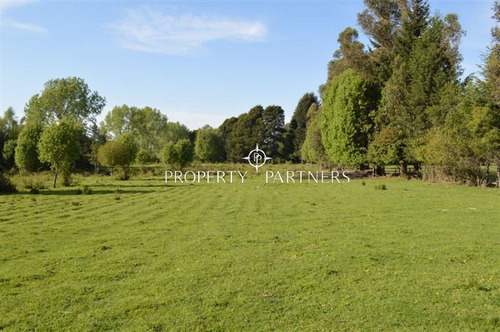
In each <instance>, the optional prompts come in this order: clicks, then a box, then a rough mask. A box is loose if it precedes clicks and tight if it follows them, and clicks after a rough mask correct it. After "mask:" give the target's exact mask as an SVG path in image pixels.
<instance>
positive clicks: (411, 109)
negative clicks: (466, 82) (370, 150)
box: [377, 1, 463, 173]
mask: <svg viewBox="0 0 500 332" xmlns="http://www.w3.org/2000/svg"><path fill="white" fill-rule="evenodd" d="M417 3H418V4H417ZM415 11H417V12H418V13H414V12H415ZM427 12H428V7H427V4H426V2H425V1H414V6H413V7H412V8H411V10H410V9H408V14H406V15H405V16H403V27H402V30H401V31H400V32H399V34H398V35H397V37H398V38H397V41H398V42H397V47H396V48H395V49H396V57H395V60H394V61H393V70H392V71H393V72H392V76H391V77H390V79H389V80H388V81H387V83H386V85H385V87H384V90H383V98H382V102H381V105H380V109H381V110H383V111H380V112H379V114H378V119H377V123H378V124H379V130H378V132H381V130H382V129H383V128H386V127H387V128H391V130H390V132H391V133H398V135H397V137H396V138H397V143H398V145H399V146H397V147H396V149H395V150H396V151H397V152H398V154H399V155H398V158H397V159H398V162H397V163H398V164H399V165H400V168H401V172H402V173H406V172H407V165H408V164H413V165H414V166H415V168H416V169H418V167H419V165H420V162H421V160H419V158H417V151H418V149H419V148H420V147H421V146H422V145H423V144H424V142H425V137H426V132H427V131H428V130H429V129H430V128H432V127H433V126H434V125H436V123H439V122H441V121H442V119H444V116H445V114H439V113H436V111H437V110H441V111H444V112H446V111H447V110H446V109H444V108H440V107H438V105H439V104H440V103H441V101H442V98H443V94H445V93H446V92H447V91H448V90H453V88H454V86H456V82H457V81H458V77H459V75H460V73H461V71H460V67H459V62H460V54H459V53H458V44H459V42H460V37H461V35H462V34H463V32H462V30H461V28H460V25H459V24H458V21H457V19H456V16H454V15H448V16H447V17H445V18H444V19H443V18H441V17H439V16H436V17H432V18H430V19H427V16H428V14H427ZM379 151H381V150H379ZM392 151H394V150H392ZM383 159H391V158H383Z"/></svg>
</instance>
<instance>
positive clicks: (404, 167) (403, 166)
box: [399, 161, 408, 177]
mask: <svg viewBox="0 0 500 332" xmlns="http://www.w3.org/2000/svg"><path fill="white" fill-rule="evenodd" d="M399 169H400V173H401V174H400V175H403V176H405V177H407V176H408V164H407V163H406V161H403V163H402V164H401V166H400V167H399Z"/></svg>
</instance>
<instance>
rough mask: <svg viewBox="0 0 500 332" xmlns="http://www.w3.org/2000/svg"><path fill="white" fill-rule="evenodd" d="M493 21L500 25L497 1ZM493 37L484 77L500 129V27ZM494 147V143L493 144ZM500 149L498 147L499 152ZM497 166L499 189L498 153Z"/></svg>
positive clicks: (495, 125)
mask: <svg viewBox="0 0 500 332" xmlns="http://www.w3.org/2000/svg"><path fill="white" fill-rule="evenodd" d="M493 19H495V20H496V22H498V23H500V2H499V1H495V4H494V6H493ZM491 34H492V37H493V45H492V46H491V48H490V51H489V54H488V55H487V57H486V64H485V66H484V76H485V78H486V85H487V90H488V94H489V99H490V112H491V115H490V119H491V122H492V125H493V126H494V127H495V128H500V25H496V26H495V27H493V29H492V30H491ZM489 137H491V138H490V139H489V140H490V141H491V142H494V141H495V139H494V138H493V137H495V134H494V133H493V132H492V133H490V134H489ZM493 146H494V143H493ZM498 151H500V147H497V152H498ZM493 159H495V163H496V166H497V181H496V182H497V187H500V156H499V155H498V153H497V154H496V156H495V157H494V158H493Z"/></svg>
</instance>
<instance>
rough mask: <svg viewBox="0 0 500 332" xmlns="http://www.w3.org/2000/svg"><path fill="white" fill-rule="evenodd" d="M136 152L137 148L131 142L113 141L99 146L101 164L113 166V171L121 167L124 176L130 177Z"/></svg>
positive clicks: (98, 154) (98, 156) (98, 155)
mask: <svg viewBox="0 0 500 332" xmlns="http://www.w3.org/2000/svg"><path fill="white" fill-rule="evenodd" d="M129 143H130V142H129ZM135 154H136V151H135V148H134V147H133V146H132V145H131V144H128V143H123V142H119V141H112V142H108V143H106V144H104V145H103V146H101V147H100V148H99V151H98V153H97V158H98V160H99V163H100V164H101V165H104V166H107V167H109V168H111V170H112V171H114V170H116V169H117V168H121V169H122V170H123V177H124V178H128V170H129V166H130V164H131V163H132V162H133V161H134V159H135Z"/></svg>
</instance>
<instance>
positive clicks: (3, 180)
mask: <svg viewBox="0 0 500 332" xmlns="http://www.w3.org/2000/svg"><path fill="white" fill-rule="evenodd" d="M15 192H17V189H16V186H15V185H14V184H13V183H12V182H10V180H9V179H8V178H7V177H5V176H4V175H3V174H0V193H2V194H7V193H15Z"/></svg>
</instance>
